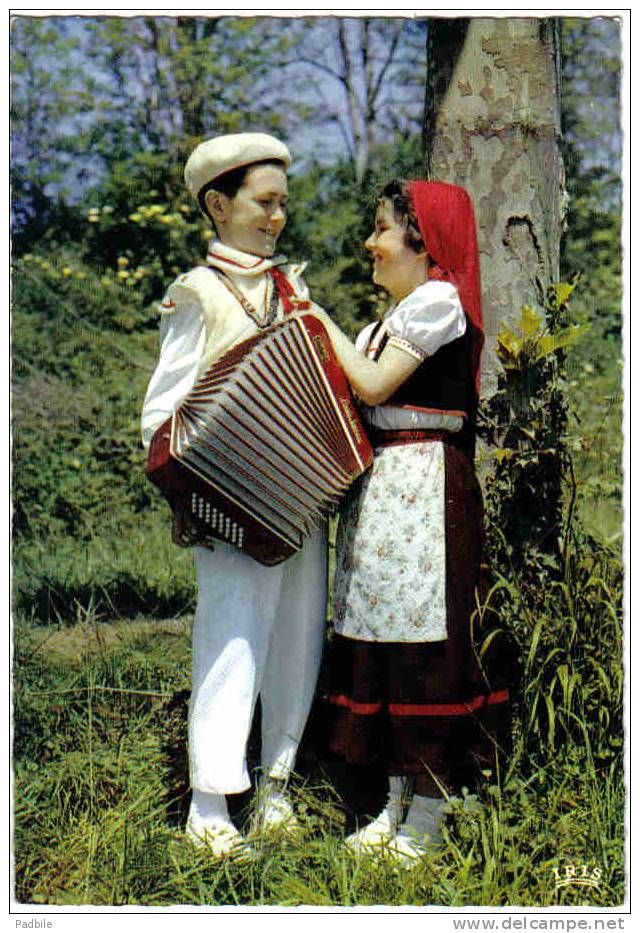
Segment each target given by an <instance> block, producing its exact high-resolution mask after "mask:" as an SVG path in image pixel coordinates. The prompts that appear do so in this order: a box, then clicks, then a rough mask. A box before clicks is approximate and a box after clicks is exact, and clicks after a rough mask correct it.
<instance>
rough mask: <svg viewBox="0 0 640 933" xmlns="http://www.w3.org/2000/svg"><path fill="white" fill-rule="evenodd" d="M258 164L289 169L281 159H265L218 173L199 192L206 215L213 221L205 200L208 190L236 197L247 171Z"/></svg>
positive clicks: (202, 208) (199, 200)
mask: <svg viewBox="0 0 640 933" xmlns="http://www.w3.org/2000/svg"><path fill="white" fill-rule="evenodd" d="M257 165H275V166H276V168H281V169H283V170H284V171H286V170H287V166H286V165H285V163H284V162H281V161H280V159H263V160H262V161H261V162H250V163H249V165H240V166H238V168H232V169H231V171H229V172H224V173H223V174H222V175H218V177H217V178H214V179H213V180H212V181H209V182H207V184H206V185H204V186H203V187H202V188H201V189H200V191H199V192H198V204H199V205H200V210H201V211H202V213H203V214H204V215H205V217H208V218H209V220H211V222H212V223H213V218H212V217H211V215H210V214H209V211H208V210H207V205H206V202H205V195H206V194H207V192H208V191H219V192H220V193H221V194H226V196H227V197H228V198H235V196H236V195H237V193H238V191H239V190H240V188H242V186H243V184H244V180H245V178H246V177H247V172H248V171H249V169H252V168H255V167H256V166H257Z"/></svg>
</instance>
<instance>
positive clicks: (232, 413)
mask: <svg viewBox="0 0 640 933" xmlns="http://www.w3.org/2000/svg"><path fill="white" fill-rule="evenodd" d="M372 461H373V451H372V448H371V445H370V444H369V441H368V439H367V436H366V434H365V431H364V428H363V426H362V423H361V421H360V418H359V416H358V413H357V410H356V407H355V404H354V401H353V396H352V394H351V390H350V388H349V384H348V382H347V380H346V377H345V375H344V373H343V372H342V369H341V367H340V364H339V363H338V360H337V358H336V355H335V352H334V350H333V347H332V345H331V341H330V339H329V336H328V334H327V332H326V330H325V328H324V327H323V325H322V324H321V323H320V322H319V321H318V320H317V318H315V317H313V316H312V315H304V316H302V317H296V318H288V319H286V320H285V321H283V322H282V323H280V324H278V325H276V326H275V327H272V328H270V329H269V330H268V331H265V332H264V333H262V334H259V335H257V336H256V337H254V338H252V339H251V340H247V341H245V342H244V343H242V344H239V345H238V346H237V347H234V348H233V349H232V350H231V351H230V352H229V353H227V354H226V355H225V356H224V357H223V358H222V359H220V360H218V361H217V362H216V363H214V364H213V366H211V368H210V369H209V370H208V371H207V372H206V373H205V374H204V375H203V376H202V377H200V378H199V379H198V380H197V381H196V383H195V385H194V386H193V388H192V390H191V391H190V393H189V394H188V395H187V397H186V398H185V399H184V401H183V402H182V403H181V405H180V407H179V408H178V409H177V411H176V412H175V414H174V415H173V417H172V418H170V419H169V420H167V421H166V422H165V423H164V424H163V425H161V426H160V428H158V430H157V431H156V433H155V434H154V436H153V439H152V441H151V447H150V450H149V459H148V462H147V474H148V476H149V479H150V480H151V481H152V482H153V483H155V484H156V485H157V486H159V487H160V489H161V490H162V492H163V493H164V495H165V496H166V498H167V499H168V500H169V502H170V504H171V505H172V506H173V508H174V510H180V511H181V514H182V515H183V516H185V515H186V516H187V523H188V525H189V526H190V528H191V529H192V530H195V534H191V535H188V536H187V537H186V538H185V540H181V541H179V543H184V544H193V543H202V544H204V545H205V546H206V545H207V544H208V545H211V544H212V542H213V540H214V539H217V540H223V541H227V542H229V543H230V544H232V545H234V546H235V547H237V548H239V549H241V550H243V551H245V552H246V553H247V554H249V555H250V556H251V557H253V558H255V559H256V560H258V561H259V562H260V563H263V564H268V565H273V564H278V563H280V562H281V561H283V560H285V559H286V558H287V557H290V556H291V554H293V553H295V552H296V551H297V550H299V548H300V547H302V544H303V542H304V539H305V538H306V536H307V535H308V534H309V532H310V531H311V530H312V529H313V527H314V526H315V525H316V524H317V523H318V522H319V521H321V519H322V518H323V516H325V515H326V514H327V513H328V512H330V511H331V510H332V509H333V508H334V507H335V506H336V505H337V503H338V502H339V501H340V499H341V498H342V496H343V495H344V493H345V492H346V490H347V488H348V487H349V486H350V485H351V483H352V482H353V481H354V480H355V479H356V478H357V477H358V476H359V475H360V474H361V473H363V472H364V471H365V470H366V469H367V468H368V467H369V466H370V465H371V463H372Z"/></svg>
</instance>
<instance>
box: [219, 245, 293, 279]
mask: <svg viewBox="0 0 640 933" xmlns="http://www.w3.org/2000/svg"><path fill="white" fill-rule="evenodd" d="M286 261H287V260H286V257H285V256H273V257H271V258H270V259H265V258H264V257H263V256H254V255H252V254H251V253H244V252H242V250H239V249H234V248H233V247H232V246H226V245H225V244H224V243H221V242H220V240H211V242H210V243H209V249H208V251H207V263H208V265H210V266H214V267H215V268H216V269H220V270H221V271H222V272H227V273H233V272H235V273H236V275H237V274H238V273H240V274H241V275H255V276H258V275H262V274H263V273H265V272H267V271H268V270H269V269H272V268H273V267H274V266H281V265H282V264H283V263H285V262H286Z"/></svg>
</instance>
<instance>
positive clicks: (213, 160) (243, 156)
mask: <svg viewBox="0 0 640 933" xmlns="http://www.w3.org/2000/svg"><path fill="white" fill-rule="evenodd" d="M265 159H278V160H279V161H280V162H284V164H285V166H286V167H287V168H288V167H289V166H290V165H291V154H290V152H289V150H288V149H287V147H286V146H285V144H284V143H281V142H280V140H279V139H276V138H275V137H274V136H269V135H268V134H267V133H230V134H229V135H227V136H216V137H215V138H214V139H207V140H206V141H205V142H203V143H200V145H199V146H196V148H195V149H194V150H193V152H192V153H191V155H190V156H189V158H188V159H187V164H186V165H185V167H184V180H185V184H186V186H187V188H188V189H189V191H190V192H191V194H192V195H193V196H194V197H197V195H198V192H199V191H200V189H201V188H203V187H204V186H205V185H206V184H208V183H209V182H210V181H213V179H214V178H217V177H218V175H223V174H224V173H225V172H230V171H231V169H234V168H240V166H242V165H251V163H252V162H262V161H264V160H265Z"/></svg>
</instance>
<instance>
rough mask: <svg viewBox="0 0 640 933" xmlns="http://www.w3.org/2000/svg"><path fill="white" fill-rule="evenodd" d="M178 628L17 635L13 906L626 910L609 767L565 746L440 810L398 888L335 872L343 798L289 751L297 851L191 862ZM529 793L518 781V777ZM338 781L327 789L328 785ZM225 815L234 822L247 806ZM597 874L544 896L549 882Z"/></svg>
mask: <svg viewBox="0 0 640 933" xmlns="http://www.w3.org/2000/svg"><path fill="white" fill-rule="evenodd" d="M189 628H190V626H189V621H188V619H182V620H178V621H176V620H168V621H165V622H159V621H152V620H147V619H138V620H136V621H130V622H128V623H125V622H120V623H115V624H107V623H104V622H103V623H96V622H94V621H92V620H91V619H85V620H84V621H83V622H81V623H79V624H75V625H72V626H66V627H65V626H62V625H58V626H47V627H34V626H30V625H24V624H22V625H21V624H18V625H17V627H16V632H15V636H16V637H15V645H16V677H15V694H14V698H15V723H16V727H15V756H14V764H15V869H16V897H17V899H18V901H20V902H22V903H36V904H56V905H81V904H96V905H121V904H145V905H151V906H161V905H170V904H196V905H210V904H216V905H238V904H243V905H262V904H264V905H282V906H292V905H313V906H328V905H341V906H353V905H373V904H386V905H424V904H433V905H443V906H453V907H456V906H457V907H462V906H470V905H473V906H478V905H503V906H516V905H519V906H524V905H526V906H551V905H578V904H588V905H593V906H613V905H616V904H619V903H620V902H621V900H622V898H623V893H624V867H623V838H622V834H623V820H624V816H623V812H624V793H623V787H622V776H621V765H620V761H619V759H617V758H615V757H613V758H609V759H600V760H599V761H598V762H597V763H594V759H593V756H591V755H590V753H589V748H588V747H587V746H582V747H581V746H580V745H579V744H577V743H569V744H568V745H567V747H565V748H564V749H562V750H560V751H556V752H555V753H554V754H553V755H551V754H550V755H549V756H548V757H547V760H546V762H545V765H544V766H541V765H538V766H536V767H533V768H532V767H531V764H530V760H529V759H526V756H525V755H524V754H523V746H522V741H521V740H518V739H516V754H515V755H514V757H513V759H512V761H511V765H510V768H509V771H508V773H506V774H504V775H503V776H502V780H501V782H500V784H498V783H492V781H494V780H495V778H493V779H485V781H484V785H483V786H481V787H480V789H479V792H478V796H477V797H476V796H472V795H470V796H467V797H466V798H464V799H459V800H453V801H452V804H451V809H452V813H451V815H450V818H449V824H448V827H447V830H446V840H445V844H444V846H443V849H442V851H441V852H440V853H438V854H437V855H435V856H433V857H431V858H429V859H427V860H424V861H423V862H422V863H420V864H419V865H418V866H417V867H416V868H415V869H414V870H413V871H406V870H403V869H401V870H397V869H396V868H395V867H394V866H393V864H392V863H391V862H390V861H389V860H388V859H387V860H384V859H383V860H381V861H374V860H371V859H369V858H362V857H359V858H356V857H353V856H351V855H349V854H348V852H347V850H346V849H345V847H344V845H343V843H342V839H343V836H344V832H345V826H346V819H347V814H346V808H345V805H344V803H343V801H342V800H341V796H340V785H339V782H336V781H335V780H333V781H330V780H329V776H328V773H327V771H326V770H324V769H323V767H322V766H321V764H320V763H319V762H318V760H317V758H315V757H314V756H313V754H309V750H308V749H307V750H306V752H305V750H304V749H303V753H302V754H301V761H302V764H303V768H302V769H301V770H302V773H301V774H300V775H298V776H297V778H296V780H295V782H294V784H293V793H294V797H295V805H296V808H297V811H298V815H299V817H300V820H301V822H302V825H303V828H304V832H303V835H302V836H301V837H300V838H298V839H296V840H295V841H291V842H283V841H274V840H271V841H269V840H263V841H259V842H258V843H256V844H255V845H254V852H253V857H252V858H251V859H250V860H248V861H246V862H235V861H231V862H230V861H216V860H213V859H211V858H209V857H207V856H206V855H202V854H197V853H195V852H194V851H193V850H192V848H191V847H190V846H189V845H188V844H187V843H186V841H185V840H184V837H183V834H182V827H183V825H184V819H185V816H186V808H187V805H188V779H187V772H186V752H185V739H186V703H187V697H188V689H189V665H190V646H189ZM525 775H526V776H525ZM334 776H335V775H334ZM241 803H242V809H240V810H239V811H238V812H237V813H236V819H237V822H238V824H239V825H240V826H242V825H243V823H244V822H246V820H247V818H248V813H249V811H248V804H249V799H248V797H245V798H243V799H242V800H241ZM585 863H586V864H588V865H589V866H590V867H591V868H595V867H597V868H599V869H600V870H601V872H602V879H601V882H600V887H599V888H598V889H585V888H580V887H578V886H577V885H573V886H569V887H567V888H564V889H561V890H556V888H555V876H554V873H553V869H554V867H555V868H557V869H559V870H560V871H563V870H564V866H566V865H569V864H575V865H580V866H581V865H583V864H585Z"/></svg>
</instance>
